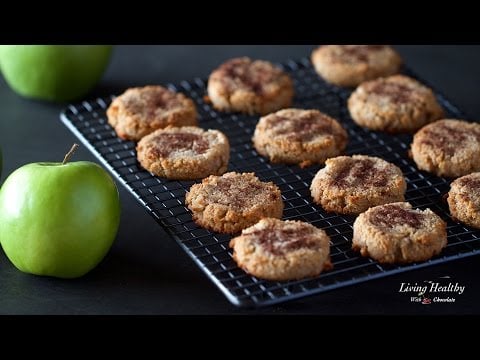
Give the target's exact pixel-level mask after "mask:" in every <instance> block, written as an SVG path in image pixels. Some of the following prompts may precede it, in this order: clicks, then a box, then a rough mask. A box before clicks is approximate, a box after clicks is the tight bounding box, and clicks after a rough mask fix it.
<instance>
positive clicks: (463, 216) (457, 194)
mask: <svg viewBox="0 0 480 360" xmlns="http://www.w3.org/2000/svg"><path fill="white" fill-rule="evenodd" d="M447 201H448V207H449V208H450V213H451V214H452V217H453V218H454V219H457V220H458V221H460V222H462V223H464V224H467V225H469V226H473V227H474V228H477V229H480V172H476V173H473V174H469V175H465V176H462V177H461V178H458V179H457V180H455V181H454V182H452V184H451V187H450V191H449V192H448V198H447Z"/></svg>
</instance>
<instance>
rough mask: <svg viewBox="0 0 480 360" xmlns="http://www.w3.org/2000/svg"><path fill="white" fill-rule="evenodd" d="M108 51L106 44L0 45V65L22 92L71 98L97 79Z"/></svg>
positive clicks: (48, 97)
mask: <svg viewBox="0 0 480 360" xmlns="http://www.w3.org/2000/svg"><path fill="white" fill-rule="evenodd" d="M111 52H112V46H109V45H1V46H0V69H1V71H2V73H3V76H4V77H5V80H6V81H7V83H8V85H9V86H10V87H11V88H12V89H13V90H14V91H15V92H16V93H18V94H20V95H22V96H25V97H28V98H34V99H40V100H49V101H59V102H61V101H71V100H75V99H79V98H81V97H82V96H84V95H86V94H87V93H88V92H89V91H90V90H91V89H92V88H93V87H94V86H95V84H96V83H97V82H98V81H99V80H100V78H101V76H102V74H103V72H104V71H105V69H106V67H107V65H108V62H109V59H110V55H111Z"/></svg>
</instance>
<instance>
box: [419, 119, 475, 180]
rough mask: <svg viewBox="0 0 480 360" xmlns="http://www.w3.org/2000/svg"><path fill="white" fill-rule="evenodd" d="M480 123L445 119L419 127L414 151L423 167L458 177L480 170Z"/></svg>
mask: <svg viewBox="0 0 480 360" xmlns="http://www.w3.org/2000/svg"><path fill="white" fill-rule="evenodd" d="M479 154H480V124H477V123H469V122H466V121H462V120H452V119H445V120H440V121H436V122H434V123H433V124H429V125H427V126H425V127H423V128H422V129H420V130H419V131H418V132H417V133H416V134H415V136H414V137H413V143H412V147H411V155H412V157H413V160H414V161H415V163H416V164H417V166H418V168H419V169H420V170H425V171H428V172H431V173H433V174H435V175H438V176H445V177H459V176H463V175H467V174H470V173H472V172H475V171H480V155H479Z"/></svg>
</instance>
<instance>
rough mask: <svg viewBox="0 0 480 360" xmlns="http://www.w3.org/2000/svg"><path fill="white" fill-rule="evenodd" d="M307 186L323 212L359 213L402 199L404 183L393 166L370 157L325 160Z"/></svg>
mask: <svg viewBox="0 0 480 360" xmlns="http://www.w3.org/2000/svg"><path fill="white" fill-rule="evenodd" d="M325 165H326V166H325V167H324V168H323V169H320V170H319V171H318V173H317V174H316V175H315V177H314V179H313V181H312V185H311V187H310V190H311V193H312V197H313V200H314V202H315V203H316V204H318V205H321V206H322V207H323V209H325V210H326V211H332V212H335V213H340V214H359V213H361V212H363V211H365V210H367V209H368V208H369V207H372V206H377V205H383V204H388V203H392V202H398V201H404V199H405V198H404V196H405V191H406V189H407V184H406V182H405V178H404V177H403V174H402V171H401V170H400V169H399V168H398V167H396V166H395V165H393V164H391V163H389V162H387V161H385V160H383V159H380V158H377V157H372V156H365V155H353V156H338V157H336V158H331V159H328V160H327V161H326V162H325Z"/></svg>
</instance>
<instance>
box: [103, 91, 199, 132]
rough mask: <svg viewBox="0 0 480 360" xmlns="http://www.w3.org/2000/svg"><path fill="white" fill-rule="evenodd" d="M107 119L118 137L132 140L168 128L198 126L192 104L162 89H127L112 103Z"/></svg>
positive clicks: (180, 96)
mask: <svg viewBox="0 0 480 360" xmlns="http://www.w3.org/2000/svg"><path fill="white" fill-rule="evenodd" d="M107 117H108V123H109V124H110V125H111V126H112V127H113V128H114V129H115V132H116V133H117V135H118V137H120V138H122V139H125V140H134V141H138V140H140V139H141V138H142V137H144V136H145V135H148V134H150V133H151V132H153V131H155V130H157V129H163V128H166V127H167V126H169V125H171V126H189V125H192V126H194V125H197V110H196V108H195V104H194V103H193V101H192V100H191V99H189V98H187V97H186V96H185V95H183V94H181V93H175V92H173V91H170V90H168V89H166V88H164V87H162V86H145V87H136V88H131V89H128V90H127V91H125V92H124V93H123V94H122V95H120V96H117V97H116V98H115V99H114V100H113V101H112V103H111V104H110V106H109V107H108V109H107Z"/></svg>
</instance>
